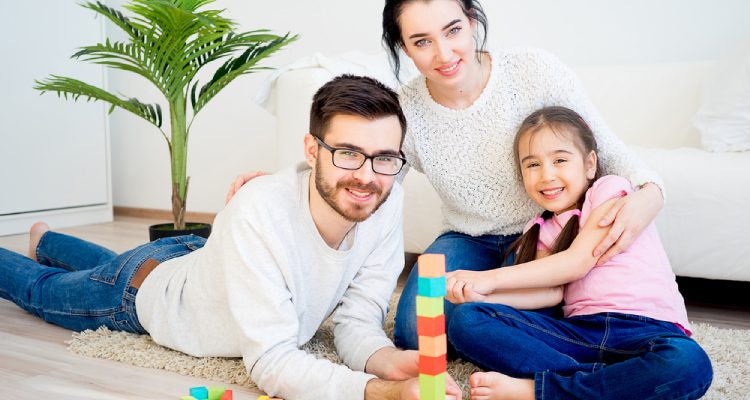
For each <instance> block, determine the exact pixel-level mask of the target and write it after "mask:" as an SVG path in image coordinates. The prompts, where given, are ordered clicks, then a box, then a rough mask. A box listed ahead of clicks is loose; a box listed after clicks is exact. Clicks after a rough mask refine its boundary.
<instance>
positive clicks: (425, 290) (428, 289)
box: [417, 276, 445, 297]
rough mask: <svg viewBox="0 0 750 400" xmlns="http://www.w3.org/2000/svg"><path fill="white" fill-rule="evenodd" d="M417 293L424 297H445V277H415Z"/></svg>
mask: <svg viewBox="0 0 750 400" xmlns="http://www.w3.org/2000/svg"><path fill="white" fill-rule="evenodd" d="M417 294H418V295H420V296H425V297H445V277H444V276H441V277H439V278H425V277H422V276H420V277H419V278H418V279H417Z"/></svg>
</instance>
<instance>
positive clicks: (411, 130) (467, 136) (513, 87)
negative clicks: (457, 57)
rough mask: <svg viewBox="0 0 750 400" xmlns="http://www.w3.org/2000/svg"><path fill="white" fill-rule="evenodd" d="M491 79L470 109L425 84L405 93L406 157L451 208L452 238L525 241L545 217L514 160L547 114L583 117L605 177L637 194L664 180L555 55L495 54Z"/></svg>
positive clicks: (446, 211) (446, 220)
mask: <svg viewBox="0 0 750 400" xmlns="http://www.w3.org/2000/svg"><path fill="white" fill-rule="evenodd" d="M490 54H491V58H492V70H491V73H490V78H489V81H488V83H487V86H486V87H485V89H484V91H483V92H482V94H481V95H480V96H479V98H478V99H477V100H476V101H474V103H473V104H472V105H471V106H469V107H468V108H465V109H461V110H454V109H449V108H446V107H444V106H442V105H440V104H439V103H437V102H435V101H434V100H433V98H432V97H431V96H430V93H429V90H428V89H427V85H426V83H425V78H424V77H423V76H419V77H417V78H415V79H413V80H412V81H411V82H409V83H408V84H407V85H405V86H404V87H402V88H401V92H400V100H401V105H402V107H403V109H404V113H405V114H406V119H407V121H408V132H407V134H406V138H405V140H404V146H403V151H404V153H405V154H406V159H407V160H408V162H409V165H410V166H411V167H413V168H414V169H416V170H417V171H419V172H422V173H424V174H425V175H426V176H427V178H428V179H429V180H430V183H432V186H433V187H434V188H435V190H436V191H437V193H438V195H440V198H441V199H442V200H443V225H444V228H443V229H444V231H457V232H462V233H465V234H469V235H472V236H478V235H484V234H495V235H507V234H514V233H520V232H521V230H522V228H523V226H524V224H525V223H526V221H528V220H530V219H531V218H532V217H533V216H534V215H535V214H536V213H537V212H539V208H538V206H536V205H535V204H534V203H533V202H532V201H531V199H529V197H528V196H527V195H526V192H525V191H524V189H523V185H522V183H521V178H520V176H519V174H518V172H517V167H516V165H515V160H514V156H513V139H514V137H515V134H516V131H517V130H518V127H519V126H520V125H521V122H522V121H523V120H524V119H525V118H526V117H527V116H528V115H529V114H531V113H532V112H533V111H535V110H537V109H539V108H542V107H545V106H552V105H557V106H565V107H568V108H570V109H572V110H575V111H576V112H578V113H579V114H580V115H581V116H582V117H583V119H584V120H585V121H586V122H587V123H588V124H589V126H590V127H591V129H592V130H593V131H594V134H595V135H596V140H597V143H598V146H599V151H598V156H599V159H600V164H601V166H602V169H603V170H604V171H603V173H602V175H610V174H611V175H620V176H624V177H626V178H627V179H628V180H630V182H631V183H632V184H633V185H634V186H639V185H641V184H644V183H646V182H654V183H655V184H657V185H658V186H659V187H661V188H662V192H663V184H662V181H661V179H660V178H659V177H658V176H657V175H656V174H655V173H654V172H653V171H651V170H649V169H648V168H646V166H645V165H644V164H643V163H642V162H641V161H640V160H639V159H638V158H637V157H635V156H634V155H633V154H631V153H630V152H629V151H628V149H627V148H626V147H625V145H624V144H623V143H622V141H620V139H618V138H617V136H615V134H614V133H612V131H611V130H610V129H609V127H607V125H606V124H605V123H604V120H603V119H602V117H601V116H600V115H599V113H598V112H597V111H596V109H595V108H594V106H593V104H592V103H591V101H590V100H589V99H588V97H587V96H586V94H585V93H584V91H583V88H582V87H581V84H580V83H579V81H578V79H577V77H576V76H575V75H574V74H573V72H572V71H570V69H568V68H567V67H566V66H565V65H564V64H563V63H561V62H560V61H559V60H558V59H557V58H555V57H554V56H553V55H551V54H550V53H547V52H544V51H541V50H532V49H519V50H506V51H493V52H491V53H490Z"/></svg>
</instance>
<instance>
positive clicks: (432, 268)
mask: <svg viewBox="0 0 750 400" xmlns="http://www.w3.org/2000/svg"><path fill="white" fill-rule="evenodd" d="M417 268H418V269H417V273H418V274H419V276H421V277H424V278H439V277H441V276H443V275H445V255H444V254H422V255H421V256H419V258H417Z"/></svg>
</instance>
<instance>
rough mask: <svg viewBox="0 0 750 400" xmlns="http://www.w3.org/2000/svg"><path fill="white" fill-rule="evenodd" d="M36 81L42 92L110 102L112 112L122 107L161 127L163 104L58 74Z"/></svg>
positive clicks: (35, 87) (74, 98)
mask: <svg viewBox="0 0 750 400" xmlns="http://www.w3.org/2000/svg"><path fill="white" fill-rule="evenodd" d="M35 83H36V85H35V86H34V89H36V90H39V91H41V92H42V93H44V92H55V93H57V95H58V96H62V97H64V98H66V99H68V98H70V99H72V100H74V101H77V100H78V99H79V98H81V97H84V98H86V101H91V100H93V101H103V102H106V103H109V104H110V109H109V112H110V113H111V112H112V111H113V110H114V108H115V107H120V108H122V109H123V110H127V111H130V112H131V113H133V114H135V115H137V116H139V117H141V118H143V119H145V120H146V121H148V122H150V123H152V124H154V126H156V127H157V128H161V124H162V112H161V106H159V104H157V103H154V104H145V103H142V102H140V101H139V100H138V99H136V98H121V97H118V96H116V95H114V94H112V93H109V92H108V91H106V90H104V89H100V88H98V87H96V86H92V85H89V84H88V83H85V82H82V81H79V80H77V79H71V78H66V77H63V76H57V75H52V76H50V77H49V78H47V79H45V80H43V81H36V82H35Z"/></svg>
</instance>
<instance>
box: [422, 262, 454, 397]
mask: <svg viewBox="0 0 750 400" xmlns="http://www.w3.org/2000/svg"><path fill="white" fill-rule="evenodd" d="M417 267H418V274H419V281H418V284H417V335H419V398H420V400H444V399H445V371H446V368H447V365H448V364H447V363H448V361H447V359H446V352H447V349H448V347H447V342H446V337H445V314H444V308H443V302H444V298H445V256H444V255H443V254H423V255H421V256H419V259H418V260H417Z"/></svg>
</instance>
